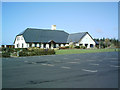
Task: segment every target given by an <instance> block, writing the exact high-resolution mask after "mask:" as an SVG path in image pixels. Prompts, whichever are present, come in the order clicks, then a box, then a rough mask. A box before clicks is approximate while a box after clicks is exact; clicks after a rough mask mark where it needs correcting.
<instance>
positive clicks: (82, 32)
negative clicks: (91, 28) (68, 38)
mask: <svg viewBox="0 0 120 90" xmlns="http://www.w3.org/2000/svg"><path fill="white" fill-rule="evenodd" d="M80 33H88V32H78V33H71V34H80ZM71 34H70V35H71Z"/></svg>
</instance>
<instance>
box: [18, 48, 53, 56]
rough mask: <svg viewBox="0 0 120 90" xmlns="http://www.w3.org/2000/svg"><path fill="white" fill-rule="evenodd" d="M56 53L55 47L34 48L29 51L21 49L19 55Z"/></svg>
mask: <svg viewBox="0 0 120 90" xmlns="http://www.w3.org/2000/svg"><path fill="white" fill-rule="evenodd" d="M52 54H55V51H54V50H53V49H33V50H28V51H21V52H20V53H19V56H35V55H36V56H38V55H52Z"/></svg>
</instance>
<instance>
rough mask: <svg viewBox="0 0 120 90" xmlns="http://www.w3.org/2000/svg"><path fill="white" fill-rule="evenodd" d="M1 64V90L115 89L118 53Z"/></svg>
mask: <svg viewBox="0 0 120 90" xmlns="http://www.w3.org/2000/svg"><path fill="white" fill-rule="evenodd" d="M2 61H3V62H2V66H3V72H2V73H3V78H2V79H3V82H2V84H3V88H118V69H119V68H120V66H118V63H119V61H118V52H104V53H86V54H71V55H49V56H33V57H18V58H4V59H3V60H2Z"/></svg>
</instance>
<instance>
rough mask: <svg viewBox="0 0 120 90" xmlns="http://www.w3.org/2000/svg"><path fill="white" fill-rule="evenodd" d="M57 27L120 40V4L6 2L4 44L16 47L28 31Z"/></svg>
mask: <svg viewBox="0 0 120 90" xmlns="http://www.w3.org/2000/svg"><path fill="white" fill-rule="evenodd" d="M53 24H55V25H56V26H57V29H58V30H61V29H62V30H64V31H66V32H68V33H77V32H89V33H90V35H91V36H92V37H93V38H102V37H105V38H118V3H117V2H44V3H43V2H36V3H34V2H31V3H30V2H3V3H2V42H3V43H2V44H13V41H14V39H15V36H16V35H17V34H19V33H20V32H22V31H24V30H25V29H26V28H40V29H41V28H47V29H50V28H51V25H53Z"/></svg>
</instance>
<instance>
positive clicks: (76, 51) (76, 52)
mask: <svg viewBox="0 0 120 90" xmlns="http://www.w3.org/2000/svg"><path fill="white" fill-rule="evenodd" d="M114 51H118V49H116V50H115V49H65V50H56V51H55V52H56V54H57V55H59V54H79V53H96V52H114Z"/></svg>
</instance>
